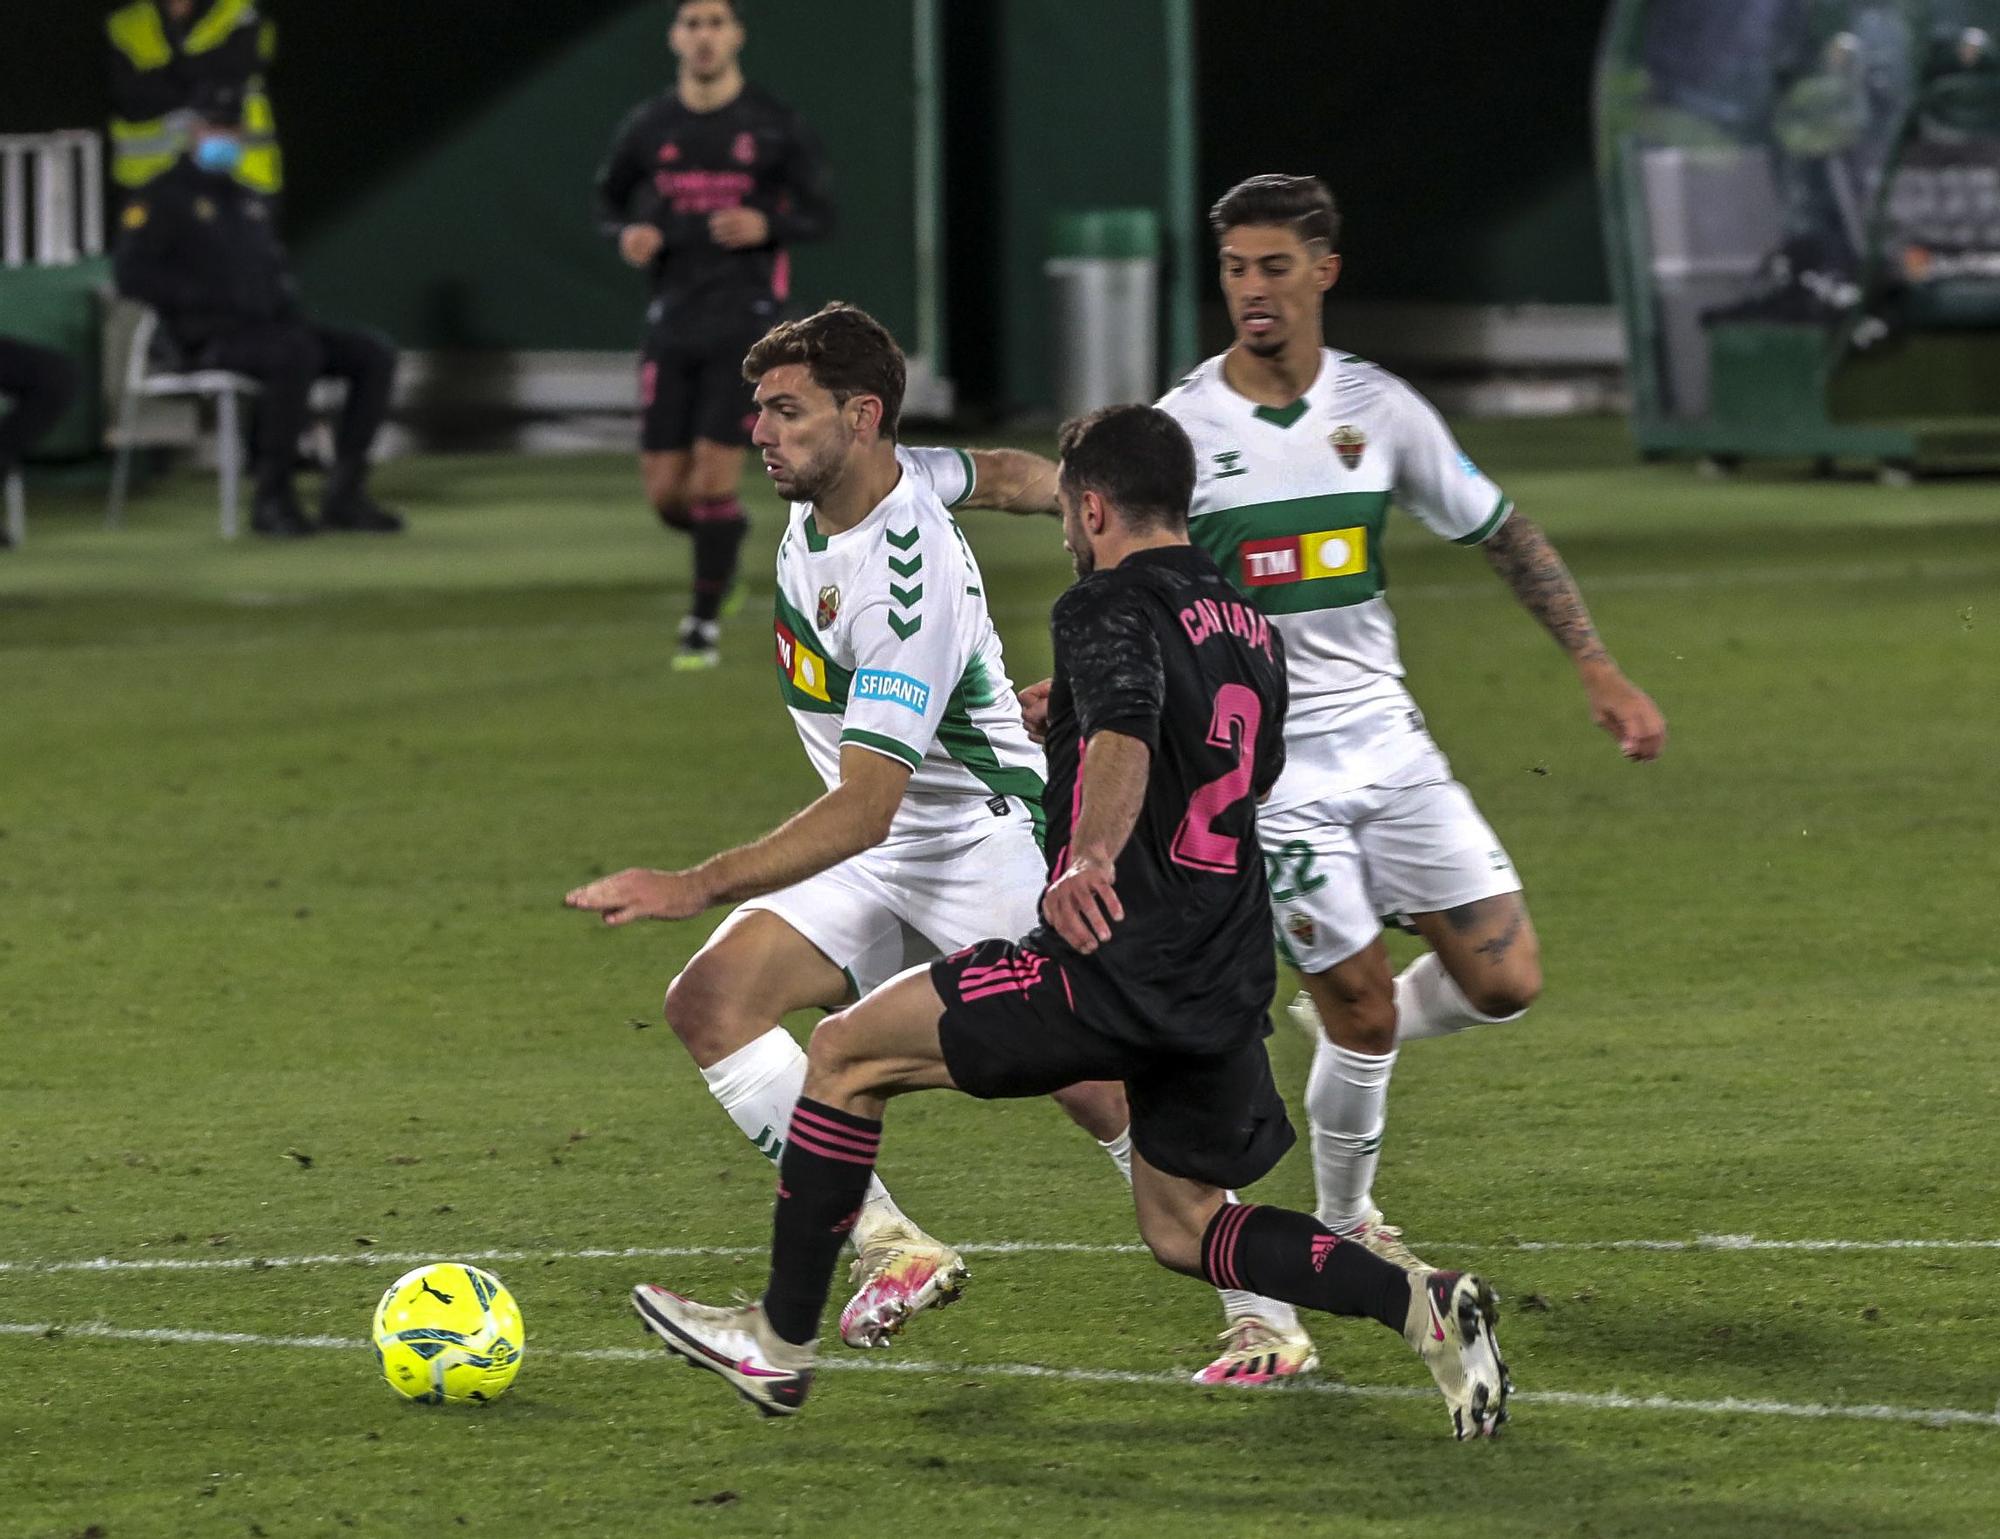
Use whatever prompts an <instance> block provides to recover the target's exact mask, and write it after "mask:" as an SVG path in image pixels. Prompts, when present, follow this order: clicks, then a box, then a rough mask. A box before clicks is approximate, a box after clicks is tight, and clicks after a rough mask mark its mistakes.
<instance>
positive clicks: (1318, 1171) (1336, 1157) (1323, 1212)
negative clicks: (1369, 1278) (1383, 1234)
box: [1306, 1037, 1396, 1234]
mask: <svg viewBox="0 0 2000 1539" xmlns="http://www.w3.org/2000/svg"><path fill="white" fill-rule="evenodd" d="M1395 1067H1396V1055H1395V1054H1394V1053H1393V1052H1390V1053H1384V1054H1383V1055H1382V1056H1381V1057H1379V1058H1377V1057H1374V1056H1372V1055H1370V1054H1368V1053H1355V1052H1350V1051H1349V1050H1348V1049H1346V1048H1344V1047H1335V1046H1334V1045H1333V1043H1331V1042H1329V1041H1328V1040H1327V1039H1326V1038H1325V1037H1321V1038H1320V1040H1319V1046H1318V1047H1316V1048H1314V1049H1313V1061H1312V1073H1311V1074H1310V1075H1309V1076H1307V1078H1306V1117H1307V1120H1308V1121H1309V1122H1310V1123H1311V1125H1312V1150H1313V1179H1314V1181H1315V1182H1316V1183H1317V1185H1318V1188H1319V1221H1320V1222H1321V1223H1322V1224H1324V1225H1326V1227H1327V1228H1329V1229H1333V1230H1336V1231H1339V1232H1340V1233H1343V1234H1344V1233H1346V1232H1347V1231H1348V1230H1350V1229H1352V1228H1353V1227H1354V1226H1355V1225H1356V1224H1357V1223H1359V1222H1360V1221H1361V1219H1362V1216H1363V1215H1364V1214H1366V1213H1367V1212H1368V1208H1369V1192H1370V1189H1371V1188H1372V1187H1373V1186H1374V1184H1375V1166H1376V1164H1377V1163H1378V1162H1379V1161H1380V1160H1381V1158H1382V1125H1383V1123H1384V1122H1385V1121H1386V1120H1387V1117H1388V1104H1389V1075H1390V1073H1391V1071H1393V1070H1394V1069H1395Z"/></svg>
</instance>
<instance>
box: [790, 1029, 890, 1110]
mask: <svg viewBox="0 0 2000 1539" xmlns="http://www.w3.org/2000/svg"><path fill="white" fill-rule="evenodd" d="M879 1069H880V1064H879V1062H878V1060H877V1059H876V1057H875V1056H874V1055H873V1054H872V1053H870V1052H868V1051H867V1049H866V1046H865V1044H864V1043H863V1041H862V1036H861V1032H860V1031H859V1030H858V1029H857V1028H856V1027H855V1026H854V1025H853V1024H852V1023H851V1021H850V1019H849V1012H848V1011H845V1010H840V1011H836V1012H835V1013H834V1014H832V1015H829V1016H828V1017H827V1018H826V1019H825V1020H823V1021H821V1022H820V1023H819V1025H818V1026H816V1027H814V1028H813V1034H812V1040H811V1041H810V1042H808V1043H807V1044H806V1090H807V1092H808V1093H809V1094H810V1095H811V1096H812V1097H813V1099H814V1100H817V1101H831V1102H832V1103H833V1104H835V1105H846V1104H847V1103H848V1102H849V1101H851V1100H852V1099H854V1098H855V1097H857V1096H867V1095H876V1094H880V1093H881V1091H882V1089H883V1086H882V1084H881V1074H880V1072H879Z"/></svg>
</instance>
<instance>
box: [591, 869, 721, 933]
mask: <svg viewBox="0 0 2000 1539" xmlns="http://www.w3.org/2000/svg"><path fill="white" fill-rule="evenodd" d="M709 903H710V898H709V895H708V892H707V889H706V888H704V887H703V886H702V884H701V883H700V882H698V881H697V880H696V879H695V876H694V873H693V872H691V871H647V870H643V869H640V868H638V867H635V868H633V869H632V870H630V871H620V872H619V873H618V874H617V875H616V876H607V877H603V878H601V879H600V880H598V881H595V882H592V883H591V884H590V885H589V886H587V887H579V888H577V889H576V890H575V891H573V892H571V893H569V894H568V895H567V896H566V897H564V899H563V906H564V907H565V908H580V909H584V910H587V911H588V912H590V913H593V914H602V915H603V916H604V922H605V923H606V924H630V923H631V922H632V921H633V920H635V919H692V918H694V916H695V915H696V914H699V913H700V912H701V911H702V910H703V909H705V908H707V907H708V906H709Z"/></svg>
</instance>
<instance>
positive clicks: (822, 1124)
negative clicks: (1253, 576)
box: [572, 406, 1510, 1438]
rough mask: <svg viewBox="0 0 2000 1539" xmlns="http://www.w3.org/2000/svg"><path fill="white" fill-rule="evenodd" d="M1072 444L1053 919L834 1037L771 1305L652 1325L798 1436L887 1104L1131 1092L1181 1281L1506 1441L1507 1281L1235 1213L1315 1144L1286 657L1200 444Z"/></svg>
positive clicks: (1313, 1224)
mask: <svg viewBox="0 0 2000 1539" xmlns="http://www.w3.org/2000/svg"><path fill="white" fill-rule="evenodd" d="M1062 450H1063V456H1062V467H1061V473H1060V476H1059V479H1058V483H1057V485H1058V500H1059V502H1060V504H1061V507H1062V512H1063V536H1064V543H1065V544H1066V545H1067V546H1068V547H1069V549H1070V552H1071V554H1072V555H1073V556H1074V557H1075V560H1076V567H1077V572H1078V576H1079V578H1080V579H1081V580H1080V581H1079V582H1078V583H1077V584H1076V586H1075V587H1073V588H1071V589H1070V590H1069V591H1068V592H1067V593H1065V594H1064V595H1063V596H1062V598H1061V599H1059V600H1058V601H1057V602H1056V607H1055V614H1054V617H1053V623H1052V629H1053V632H1054V639H1055V656H1056V672H1055V679H1054V682H1053V685H1052V686H1051V689H1050V692H1049V705H1048V741H1049V744H1050V755H1049V787H1048V792H1047V800H1046V807H1047V810H1048V813H1049V837H1048V847H1049V851H1050V856H1049V878H1050V880H1049V886H1048V889H1047V890H1046V892H1045V893H1044V894H1043V897H1042V920H1043V922H1042V924H1041V925H1040V926H1039V927H1038V928H1037V929H1035V930H1034V931H1033V932H1032V933H1030V934H1029V935H1027V936H1026V937H1025V938H1023V939H1020V940H1018V941H1015V940H992V941H985V942H982V943H980V944H979V945H977V946H972V947H969V948H968V949H966V950H964V951H961V952H959V953H957V954H956V955H953V956H949V957H945V958H942V959H941V960H939V961H936V962H933V963H931V964H930V965H929V966H928V967H925V968H915V969H912V970H911V971H909V972H906V973H904V974H903V975H902V976H901V977H899V978H896V979H894V980H892V981H891V982H889V983H887V984H884V985H883V986H882V987H881V988H879V989H877V990H875V991H874V992H873V993H871V994H870V995H869V996H868V997H867V998H865V999H863V1000H862V1001H861V1002H860V1003H859V1004H857V1005H854V1006H853V1007H852V1008H850V1009H848V1010H845V1011H842V1012H840V1013H838V1014H835V1015H830V1016H828V1017H827V1018H826V1020H824V1021H823V1022H821V1023H820V1027H819V1029H818V1031H816V1032H815V1033H814V1034H813V1040H812V1047H811V1050H810V1052H809V1054H808V1056H807V1070H806V1082H805V1093H804V1094H803V1095H802V1096H800V1098H799V1101H798V1107H797V1110H796V1111H795V1112H794V1113H793V1118H792V1123H791V1126H790V1129H789V1131H788V1132H787V1134H786V1138H785V1142H784V1152H783V1154H782V1155H781V1157H780V1159H779V1164H778V1202H777V1210H776V1215H775V1223H774V1228H773V1238H772V1246H771V1275H770V1282H769V1284H768V1286H767V1288H766V1290H765V1293H764V1297H763V1299H762V1301H761V1302H760V1303H758V1304H754V1305H750V1306H748V1307H743V1308H736V1309H722V1308H714V1307H711V1306H709V1305H705V1304H697V1303H695V1302H694V1301H693V1300H691V1299H687V1298H683V1297H682V1296H681V1295H679V1294H675V1293H670V1292H668V1291H667V1290H666V1289H664V1288H656V1287H654V1286H652V1285H651V1284H646V1283H642V1284H640V1285H639V1287H637V1288H636V1289H634V1290H633V1305H634V1307H635V1308H636V1309H637V1310H638V1312H639V1315H640V1318H641V1319H642V1320H643V1321H644V1322H645V1324H646V1327H647V1328H648V1329H649V1330H651V1331H652V1332H653V1333H654V1334H655V1335H657V1336H658V1337H659V1338H660V1340H661V1341H662V1343H663V1344H664V1345H665V1346H666V1347H667V1348H668V1350H670V1351H672V1352H673V1353H675V1354H676V1355H677V1356H680V1357H682V1358H684V1359H685V1360H686V1361H688V1362H690V1363H692V1364H693V1365H694V1366H696V1367H698V1368H705V1369H707V1370H709V1371H710V1372H712V1373H715V1374H717V1375H719V1376H720V1377H722V1378H723V1379H725V1380H727V1381H728V1383H729V1384H730V1385H731V1387H733V1388H734V1389H735V1390H736V1391H737V1393H738V1394H740V1395H742V1396H743V1397H744V1398H745V1399H747V1400H749V1401H750V1402H751V1403H752V1404H754V1405H755V1406H757V1408H758V1409H759V1410H761V1411H763V1412H764V1413H765V1414H767V1415H788V1414H791V1413H793V1412H795V1411H797V1410H798V1409H799V1408H800V1407H801V1406H802V1405H803V1404H804V1402H805V1398H806V1394H807V1391H808V1390H809V1389H810V1388H811V1385H812V1377H813V1362H814V1353H815V1351H816V1348H817V1344H818V1343H817V1338H818V1335H819V1323H820V1317H821V1315H822V1314H823V1313H824V1311H825V1307H826V1298H827V1290H828V1286H829V1284H830V1282H831V1279H832V1275H833V1269H834V1266H835V1265H836V1264H837V1262H838V1261H839V1259H840V1251H841V1246H842V1244H843V1243H844V1241H845V1237H846V1234H847V1232H848V1230H849V1229H850V1228H851V1227H852V1225H853V1223H854V1219H855V1216H856V1214H857V1213H858V1211H859V1209H860V1206H861V1203H862V1201H863V1199H864V1197H865V1196H866V1193H867V1188H868V1181H869V1177H870V1176H871V1174H872V1173H873V1170H874V1166H875V1158H876V1154H877V1152H878V1150H879V1148H880V1145H881V1138H882V1120H881V1119H882V1114H883V1111H884V1109H885V1107H886V1105H887V1102H888V1100H889V1098H890V1097H892V1096H897V1095H902V1094H907V1093H909V1092H911V1091H917V1090H941V1089H955V1090H960V1091H962V1092H964V1093H966V1094H969V1095H974V1096H978V1097H981V1098H982V1099H999V1098H1014V1097H1019V1096H1037V1095H1045V1094H1047V1093H1049V1092H1050V1091H1051V1090H1055V1089H1058V1088H1061V1087H1063V1086H1067V1085H1071V1084H1077V1083H1082V1082H1085V1081H1090V1080H1105V1079H1116V1080H1121V1081H1123V1083H1124V1085H1125V1091H1126V1096H1127V1099H1128V1100H1129V1102H1130V1105H1131V1111H1132V1193H1133V1199H1134V1201H1135V1203H1136V1204H1137V1207H1138V1217H1139V1232H1140V1234H1141V1235H1142V1236H1143V1237H1144V1239H1145V1241H1146V1244H1147V1246H1148V1248H1149V1249H1150V1250H1151V1251H1152V1252H1153V1255H1154V1257H1155V1258H1156V1259H1157V1260H1158V1261H1159V1262H1160V1263H1161V1264H1162V1265H1163V1266H1166V1267H1168V1268H1170V1269H1172V1270H1174V1271H1177V1272H1185V1273H1187V1274H1189V1275H1191V1276H1196V1277H1201V1278H1203V1279H1205V1280H1207V1281H1208V1282H1209V1283H1211V1284H1213V1285H1214V1286H1215V1287H1218V1288H1237V1289H1245V1290H1248V1291H1251V1292H1255V1293H1261V1294H1263V1295H1265V1296H1266V1297H1268V1298H1276V1299H1283V1300H1285V1301H1287V1302H1289V1303H1293V1304H1301V1305H1304V1306H1306V1307H1308V1308H1313V1309H1321V1310H1325V1311H1327V1312H1329V1313H1332V1314H1341V1315H1365V1316H1368V1317H1370V1318H1372V1319H1375V1320H1377V1321H1379V1322H1380V1323H1382V1324H1383V1325H1386V1326H1388V1327H1389V1328H1390V1329H1391V1330H1394V1331H1397V1332H1398V1333H1400V1334H1401V1335H1402V1337H1403V1338H1404V1340H1405V1341H1406V1342H1408V1343H1409V1345H1410V1346H1411V1347H1412V1348H1413V1349H1415V1350H1416V1351H1417V1353H1418V1354H1419V1355H1420V1356H1421V1357H1422V1358H1423V1360H1424V1363H1425V1365H1426V1366H1427V1367H1429V1368H1430V1370H1431V1372H1432V1374H1433V1376H1434V1377H1435V1378H1436V1380H1437V1383H1438V1387H1439V1389H1440V1390H1442V1391H1443V1393H1444V1396H1445V1401H1446V1404H1447V1405H1448V1407H1449V1408H1450V1411H1451V1418H1452V1428H1453V1431H1454V1433H1455V1435H1457V1436H1458V1437H1461V1438H1464V1437H1478V1436H1490V1435H1491V1434H1492V1433H1494V1432H1496V1431H1497V1430H1498V1429H1499V1425H1500V1423H1501V1422H1502V1421H1504V1420H1505V1419H1506V1409H1505V1408H1506V1401H1507V1395H1508V1391H1509V1389H1510V1385H1509V1383H1508V1380H1507V1372H1506V1366H1505V1364H1504V1363H1502V1362H1501V1360H1500V1353H1499V1345H1498V1343H1497V1341H1496V1340H1495V1337H1494V1333H1493V1326H1494V1320H1495V1317H1496V1314H1497V1311H1496V1309H1495V1304H1494V1296H1493V1291H1492V1289H1491V1288H1489V1287H1488V1286H1487V1285H1486V1284H1485V1283H1484V1282H1482V1281H1480V1279H1478V1278H1477V1277H1473V1276H1471V1275H1469V1274H1465V1273H1459V1272H1446V1271H1438V1270H1434V1269H1430V1268H1425V1269H1423V1270H1420V1271H1413V1272H1405V1271H1403V1269H1402V1268H1400V1267H1398V1266H1396V1265H1395V1264H1394V1263H1392V1262H1389V1261H1386V1260H1384V1259H1383V1258H1382V1257H1380V1256H1377V1255H1375V1254H1374V1253H1373V1252H1372V1251H1369V1250H1368V1249H1366V1248H1365V1247H1364V1246H1362V1245H1360V1244H1358V1243H1355V1242H1352V1241H1347V1240H1343V1239H1342V1238H1341V1237H1340V1236H1339V1235H1337V1234H1335V1233H1334V1232H1333V1231H1332V1230H1331V1229H1328V1228H1327V1227H1326V1226H1324V1225H1323V1224H1321V1223H1319V1222H1318V1221H1317V1220H1316V1219H1314V1218H1312V1217H1310V1216H1309V1215H1307V1214H1304V1213H1294V1212H1289V1211H1287V1210H1285V1209H1282V1208H1276V1207H1270V1206H1265V1205H1262V1204H1257V1203H1234V1202H1230V1201H1228V1200H1227V1198H1226V1195H1225V1189H1226V1188H1227V1187H1230V1186H1234V1185H1241V1184H1245V1183H1248V1182H1251V1181H1254V1180H1256V1179H1257V1178H1258V1177H1260V1176H1262V1175H1264V1174H1265V1173H1267V1172H1268V1171H1269V1170H1270V1169H1271V1168H1272V1167H1273V1166H1274V1165H1275V1164H1276V1163H1277V1161H1278V1159H1279V1157H1280V1156H1282V1155H1283V1154H1284V1152H1285V1150H1286V1149H1287V1148H1289V1147H1290V1145H1291V1142H1292V1130H1291V1126H1290V1124H1289V1123H1288V1122H1287V1120H1286V1117H1285V1106H1284V1101H1283V1098H1282V1097H1280V1096H1279V1094H1278V1092H1277V1089H1276V1087H1275V1086H1274V1085H1273V1084H1272V1081H1271V1066H1270V1062H1269V1060H1268V1058H1267V1057H1266V1056H1265V1052H1264V1043H1263V1039H1264V1037H1265V1035H1266V1034H1267V1033H1268V1032H1269V1031H1270V1029H1271V1028H1270V1016H1269V1011H1270V1004H1271V996H1272V993H1273V991H1274V990H1275V988H1276V986H1277V969H1276V966H1275V964H1274V961H1273V946H1272V940H1271V932H1270V892H1269V889H1268V888H1267V886H1266V884H1265V877H1264V861H1263V856H1262V854H1261V853H1260V850H1259V847H1258V844H1257V824H1256V803H1257V802H1258V800H1260V799H1261V798H1262V797H1263V796H1264V795H1265V793H1267V792H1268V791H1269V790H1270V788H1271V786H1272V785H1273V784H1274V783H1275V782H1276V780H1277V778H1278V772H1279V771H1280V770H1281V769H1282V768H1283V767H1284V753H1285V750H1284V717H1285V705H1286V686H1285V662H1284V649H1283V645H1282V643H1281V641H1280V639H1279V637H1278V634H1277V632H1276V631H1275V630H1274V629H1273V628H1272V627H1271V625H1270V624H1269V623H1268V622H1267V621H1266V620H1265V619H1264V618H1263V617H1262V616H1261V615H1259V614H1258V612H1257V611H1256V610H1254V609H1252V608H1251V607H1250V606H1249V605H1248V604H1246V603H1245V602H1244V601H1243V599H1242V597H1241V595H1239V594H1238V593H1237V592H1236V590H1234V589H1233V588H1231V587H1230V585H1229V583H1228V581H1227V580H1226V579H1225V578H1224V577H1223V575H1222V573H1221V572H1220V571H1219V570H1217V568H1216V566H1215V564H1214V563H1213V562H1212V561H1210V560H1209V558H1208V557H1207V556H1206V555H1205V554H1203V553H1202V552H1200V551H1198V550H1196V549H1194V548H1193V547H1192V546H1191V545H1190V544H1189V543H1188V534H1187V513H1188V503H1189V500H1190V498H1191V496H1192V494H1193V491H1194V481H1195V464H1194V448H1193V446H1192V445H1191V444H1190V443H1189V442H1188V438H1187V434H1186V433H1184V432H1183V431H1182V430H1181V427H1180V425H1179V424H1178V423H1176V422H1175V421H1174V420H1173V418H1171V417H1169V416H1168V415H1167V414H1166V413H1165V412H1162V411H1160V410H1159V409H1158V408H1156V407H1151V406H1114V407H1109V408H1106V409H1105V410H1103V411H1100V412H1096V413H1093V414H1092V415H1091V416H1088V417H1085V418H1083V419H1081V420H1080V421H1077V422H1072V423H1070V424H1069V425H1068V426H1067V427H1065V428H1064V429H1063V434H1062ZM572 901H575V898H574V896H573V898H572ZM579 906H589V905H579Z"/></svg>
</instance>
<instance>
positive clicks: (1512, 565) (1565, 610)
mask: <svg viewBox="0 0 2000 1539" xmlns="http://www.w3.org/2000/svg"><path fill="white" fill-rule="evenodd" d="M1480 549H1481V550H1482V551H1483V552H1484V553H1485V555H1486V560H1487V562H1488V564H1489V565H1491V566H1492V568H1493V570H1494V571H1496V572H1498V573H1499V574H1500V577H1501V580H1502V581H1503V582H1505V583H1506V584H1507V586H1508V587H1509V588H1510V589H1512V590H1513V594H1514V597H1515V598H1516V599H1518V600H1520V603H1521V607H1522V608H1523V609H1525V610H1527V611H1528V613H1529V614H1531V615H1533V616H1534V617H1535V618H1536V619H1537V620H1539V621H1541V622H1542V626H1543V628H1544V629H1545V630H1547V631H1548V633H1549V634H1550V635H1551V636H1553V637H1555V639H1556V642H1557V644H1558V645H1560V646H1561V647H1562V649H1563V650H1564V651H1565V652H1567V653H1569V655H1570V656H1571V657H1572V658H1574V659H1575V660H1576V661H1577V662H1580V663H1585V662H1606V661H1608V660H1609V658H1610V653H1608V652H1607V651H1605V649H1604V643H1603V642H1602V641H1601V640H1599V639H1598V635H1597V627H1596V626H1595V625H1593V624H1592V623H1591V620H1590V611H1589V610H1588V609H1586V608H1585V607H1584V603H1583V595H1582V594H1581V593H1579V592H1578V591H1577V586H1576V579H1575V578H1573V577H1571V576H1570V573H1569V568H1568V567H1567V566H1565V565H1563V558H1562V557H1561V556H1559V555H1557V554H1556V548H1555V547H1554V546H1553V545H1551V544H1550V543H1549V538H1548V536H1547V535H1545V534H1543V533H1542V531H1541V529H1540V528H1539V527H1538V526H1537V525H1536V524H1535V523H1534V522H1533V521H1532V520H1530V519H1526V518H1523V517H1522V516H1521V515H1520V514H1519V513H1516V514H1514V515H1513V516H1512V517H1511V518H1509V519H1508V520H1507V521H1506V522H1505V523H1503V524H1502V525H1501V526H1500V527H1499V528H1498V529H1496V530H1494V531H1493V533H1492V535H1491V536H1490V537H1489V538H1488V539H1487V541H1486V543H1485V544H1483V545H1482V546H1480Z"/></svg>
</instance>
